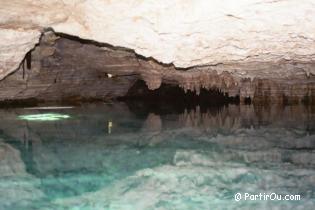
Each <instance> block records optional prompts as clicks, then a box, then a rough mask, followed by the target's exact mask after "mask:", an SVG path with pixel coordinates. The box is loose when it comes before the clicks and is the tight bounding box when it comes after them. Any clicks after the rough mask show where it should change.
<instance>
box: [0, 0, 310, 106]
mask: <svg viewBox="0 0 315 210" xmlns="http://www.w3.org/2000/svg"><path fill="white" fill-rule="evenodd" d="M314 13H315V3H314V1H312V0H275V1H269V0H239V1H237V2H236V1H230V0H220V1H217V0H196V1H184V0H172V1H169V0H161V1H153V0H149V1H139V0H122V1H107V0H89V1H87V0H41V1H34V0H23V1H20V0H10V1H7V0H0V37H1V39H0V80H1V79H4V78H5V77H6V76H8V75H9V74H11V73H12V72H14V71H16V70H18V69H21V65H22V63H21V62H22V61H23V60H24V57H25V54H26V53H27V52H29V51H30V50H31V49H33V48H34V47H35V45H36V44H37V43H39V39H40V36H41V34H42V33H43V32H44V31H47V30H48V29H49V30H53V31H55V32H56V33H62V34H66V35H72V36H75V37H79V38H81V39H83V40H92V41H95V42H97V43H99V44H109V45H111V46H114V47H123V48H126V49H129V50H128V52H129V51H130V50H132V51H134V52H135V53H136V54H134V55H133V56H138V55H140V56H144V57H146V58H150V59H148V60H146V62H143V60H142V61H140V65H141V66H144V67H143V68H138V69H137V70H136V73H137V74H138V75H140V78H141V79H143V80H145V81H146V83H147V85H148V87H149V89H156V88H159V87H160V85H161V83H162V82H171V83H175V84H177V85H179V86H181V87H183V88H184V89H185V90H192V91H196V92H197V93H198V92H199V91H200V88H217V89H220V90H221V91H222V92H225V93H227V94H229V95H231V96H234V95H240V96H241V97H255V96H260V98H263V97H264V96H265V95H268V94H269V95H271V97H274V98H279V97H287V96H293V98H296V97H297V98H298V99H297V100H300V99H301V98H303V97H305V96H312V95H313V94H314V88H313V84H314V75H315V68H314V65H315V64H314V61H315V33H314V31H315V18H314ZM151 58H152V59H151ZM144 60H145V59H144ZM132 62H133V61H132ZM100 63H102V62H100ZM166 64H170V65H166ZM115 65H116V64H115ZM129 65H130V64H128V65H127V66H129ZM131 65H133V64H132V63H131ZM137 65H138V64H137ZM152 66H153V67H152ZM105 68H107V69H108V66H107V67H105ZM182 68H184V69H182ZM120 69H122V68H120ZM178 70H185V72H183V71H178ZM110 71H113V68H111V69H110V70H108V71H107V73H108V72H110ZM124 71H128V72H129V73H130V72H134V68H131V70H130V69H127V68H125V69H124ZM113 73H116V74H117V72H113ZM118 74H120V72H118ZM7 87H8V86H7ZM265 90H266V91H265ZM17 95H18V93H17ZM17 95H14V96H17ZM30 95H32V94H30ZM30 95H28V96H30ZM13 98H14V97H13Z"/></svg>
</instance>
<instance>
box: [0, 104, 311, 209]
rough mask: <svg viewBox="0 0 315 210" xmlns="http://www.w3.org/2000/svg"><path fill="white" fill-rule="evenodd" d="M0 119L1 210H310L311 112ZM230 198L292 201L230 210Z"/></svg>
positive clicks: (104, 109) (103, 111) (105, 108)
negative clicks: (278, 197)
mask: <svg viewBox="0 0 315 210" xmlns="http://www.w3.org/2000/svg"><path fill="white" fill-rule="evenodd" d="M144 110H145V111H144ZM48 113H49V114H59V116H53V115H45V114H48ZM161 113H162V114H161ZM25 115H33V116H32V117H33V118H32V120H27V117H29V116H25ZM54 117H56V118H54ZM58 117H60V118H58ZM0 119H1V124H0V209H13V210H14V209H21V210H28V209H54V210H55V209H109V210H112V209H113V210H114V209H115V210H116V209H117V210H125V209H126V210H129V209H130V210H142V209H150V210H151V209H159V210H162V209H163V210H164V209H167V210H168V209H169V210H175V209H180V210H186V209H187V210H195V209H196V210H206V209H314V208H315V152H314V151H315V150H314V149H315V107H304V106H287V107H278V106H271V107H253V106H236V105H229V106H223V107H216V108H211V109H208V110H202V111H201V110H200V109H199V108H198V107H197V108H196V109H195V110H190V111H187V110H186V111H184V112H172V111H171V110H167V109H165V110H164V111H161V110H159V111H158V112H157V111H154V110H149V109H144V107H141V106H134V105H131V106H129V107H128V106H127V105H125V104H123V103H119V104H107V105H106V104H98V105H84V106H82V107H76V108H74V109H62V110H26V109H10V110H0ZM238 192H239V193H241V194H242V195H243V196H244V195H245V194H244V193H249V194H259V193H262V194H263V193H265V194H270V193H275V194H278V195H283V196H284V195H286V194H292V195H300V200H299V201H279V200H256V201H252V200H244V199H242V200H241V201H238V202H237V201H235V199H234V195H235V194H236V193H238Z"/></svg>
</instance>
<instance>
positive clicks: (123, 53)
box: [0, 32, 315, 103]
mask: <svg viewBox="0 0 315 210" xmlns="http://www.w3.org/2000/svg"><path fill="white" fill-rule="evenodd" d="M314 66H315V63H314V64H313V63H296V62H292V61H285V60H282V61H281V62H276V63H271V62H265V63H259V64H257V63H256V62H248V63H246V64H245V63H242V64H240V63H231V64H218V65H216V66H200V67H192V68H188V69H178V68H175V67H174V66H173V65H164V64H161V63H158V62H157V61H155V60H153V59H146V58H144V57H141V56H138V55H136V54H135V53H134V52H133V51H130V50H128V49H125V48H118V47H112V46H109V45H106V44H102V43H98V42H92V41H88V40H82V39H79V38H77V37H72V36H68V35H64V34H54V33H53V32H46V33H45V34H44V35H43V36H42V37H41V41H40V44H39V45H38V46H37V47H36V48H35V49H34V50H32V51H29V53H28V54H27V56H26V57H25V58H24V60H23V61H22V63H21V64H20V66H19V69H18V70H17V71H16V72H15V73H13V74H11V75H9V76H8V77H6V78H5V79H4V80H2V81H1V82H0V100H17V99H30V98H33V99H38V100H43V101H56V100H69V99H71V100H82V99H113V98H117V97H120V96H124V95H126V93H127V92H128V90H129V89H130V88H131V87H132V85H133V84H134V82H135V81H136V80H138V79H141V80H144V81H145V83H146V85H147V87H148V89H150V90H155V89H158V88H160V86H161V84H162V83H166V84H172V85H175V86H179V87H181V88H182V89H183V90H184V91H185V92H187V91H190V92H194V93H196V94H197V95H199V94H200V91H201V90H202V89H204V90H214V91H219V92H221V93H223V94H225V95H226V96H229V97H236V96H239V97H240V99H241V102H244V101H245V99H246V98H251V99H253V100H254V102H264V103H265V102H267V103H270V102H272V103H273V102H276V103H287V102H288V103H292V102H294V103H298V102H301V101H303V100H304V101H307V102H314V97H315V76H314V75H312V74H305V72H306V71H307V72H311V70H312V69H314V68H315V67H314ZM237 69H239V70H241V71H244V72H248V73H246V75H247V77H248V78H243V77H242V76H240V75H239V74H238V73H237ZM233 71H235V73H233ZM269 71H274V72H278V74H276V73H275V74H274V76H271V75H268V74H264V72H269ZM231 72H232V73H231ZM255 72H257V73H255ZM280 72H282V73H283V75H279V73H280ZM284 73H285V75H284ZM255 75H256V76H255ZM257 75H259V76H257ZM280 77H283V78H280ZM209 97H211V95H209Z"/></svg>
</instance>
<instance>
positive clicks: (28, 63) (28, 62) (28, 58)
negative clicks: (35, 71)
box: [25, 51, 32, 69]
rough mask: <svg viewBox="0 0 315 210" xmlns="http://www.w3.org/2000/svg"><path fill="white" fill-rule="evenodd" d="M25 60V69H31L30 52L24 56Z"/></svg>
mask: <svg viewBox="0 0 315 210" xmlns="http://www.w3.org/2000/svg"><path fill="white" fill-rule="evenodd" d="M25 59H26V67H27V69H31V68H32V52H31V51H29V52H28V53H27V54H26V56H25Z"/></svg>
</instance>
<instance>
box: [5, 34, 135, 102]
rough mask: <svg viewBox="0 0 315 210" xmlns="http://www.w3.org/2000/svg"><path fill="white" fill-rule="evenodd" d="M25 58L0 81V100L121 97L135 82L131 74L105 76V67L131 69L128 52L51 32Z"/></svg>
mask: <svg viewBox="0 0 315 210" xmlns="http://www.w3.org/2000/svg"><path fill="white" fill-rule="evenodd" d="M28 55H29V56H30V57H29V58H27V56H26V57H25V60H23V62H22V63H21V65H20V67H19V69H18V70H17V71H16V72H15V73H13V74H11V75H9V76H8V77H6V78H5V79H4V80H2V81H1V82H0V100H22V99H36V100H38V101H60V100H67V101H69V100H70V101H71V100H75V101H77V100H94V99H97V100H106V99H111V98H115V97H118V96H123V95H124V94H125V93H126V92H127V91H128V89H129V88H130V87H131V85H132V84H133V83H134V82H135V81H136V79H137V78H136V77H135V76H133V75H131V76H128V75H126V76H123V77H116V78H108V76H107V73H106V70H107V69H108V68H119V66H124V68H129V67H132V65H133V63H134V62H136V61H135V58H134V57H132V56H130V55H129V54H128V53H117V52H115V51H113V50H111V49H109V48H106V47H98V46H95V45H91V44H83V43H80V42H78V41H75V40H71V39H68V38H61V37H59V36H56V35H55V34H54V33H51V32H48V33H46V34H45V35H44V36H42V38H41V41H40V44H39V45H38V46H37V47H36V48H35V49H34V50H32V51H30V52H29V54H28ZM28 60H29V62H30V66H29V67H28V65H27V62H28ZM113 66H115V67H113Z"/></svg>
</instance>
